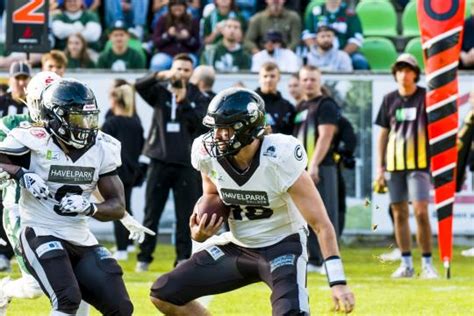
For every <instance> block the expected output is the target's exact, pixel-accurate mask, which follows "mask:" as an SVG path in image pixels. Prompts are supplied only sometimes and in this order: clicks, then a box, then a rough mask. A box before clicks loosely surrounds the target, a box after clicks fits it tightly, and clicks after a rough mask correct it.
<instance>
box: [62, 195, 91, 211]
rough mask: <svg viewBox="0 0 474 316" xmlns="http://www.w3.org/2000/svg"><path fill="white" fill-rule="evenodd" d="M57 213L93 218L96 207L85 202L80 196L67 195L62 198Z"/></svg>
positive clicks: (87, 201)
mask: <svg viewBox="0 0 474 316" xmlns="http://www.w3.org/2000/svg"><path fill="white" fill-rule="evenodd" d="M59 211H60V212H61V213H62V215H65V216H76V215H79V214H80V215H86V216H93V215H94V214H95V212H97V206H95V204H94V203H91V202H89V200H86V199H85V198H84V197H83V196H82V195H77V194H74V195H69V196H65V197H63V198H62V200H61V202H60V203H59Z"/></svg>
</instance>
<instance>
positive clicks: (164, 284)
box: [150, 274, 187, 306]
mask: <svg viewBox="0 0 474 316" xmlns="http://www.w3.org/2000/svg"><path fill="white" fill-rule="evenodd" d="M177 285H178V284H177V282H173V281H172V280H171V278H170V276H169V274H165V275H162V276H161V277H159V278H158V279H156V281H155V282H154V283H153V285H152V286H151V289H150V296H152V297H156V298H158V299H160V300H162V301H165V302H168V303H171V304H174V305H178V306H182V305H184V304H186V303H187V302H186V301H183V300H180V299H179V295H178V293H179V289H178V286H177Z"/></svg>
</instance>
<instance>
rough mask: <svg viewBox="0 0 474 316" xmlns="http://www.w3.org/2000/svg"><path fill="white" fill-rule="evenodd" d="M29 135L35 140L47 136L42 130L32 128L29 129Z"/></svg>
mask: <svg viewBox="0 0 474 316" xmlns="http://www.w3.org/2000/svg"><path fill="white" fill-rule="evenodd" d="M30 134H31V135H33V136H34V137H36V138H45V137H46V135H47V134H46V131H45V130H44V129H42V128H32V129H30Z"/></svg>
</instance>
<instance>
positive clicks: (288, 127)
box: [256, 62, 295, 135]
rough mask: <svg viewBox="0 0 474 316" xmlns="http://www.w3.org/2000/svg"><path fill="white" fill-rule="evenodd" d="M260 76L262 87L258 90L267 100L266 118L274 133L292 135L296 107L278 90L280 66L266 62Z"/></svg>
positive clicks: (264, 99)
mask: <svg viewBox="0 0 474 316" xmlns="http://www.w3.org/2000/svg"><path fill="white" fill-rule="evenodd" d="M258 77H259V83H260V87H259V88H257V90H256V92H257V93H258V95H260V96H261V97H262V99H263V101H265V110H266V117H265V119H266V122H267V124H268V125H269V126H270V127H271V131H272V133H282V134H287V135H291V134H292V133H293V127H294V123H293V121H294V118H295V108H294V107H293V105H292V104H291V103H290V101H288V100H286V99H284V98H283V97H282V96H281V93H280V92H279V91H278V90H277V85H278V81H280V70H279V69H278V66H277V65H276V64H275V63H273V62H266V63H264V64H263V65H262V67H261V68H260V71H259V74H258Z"/></svg>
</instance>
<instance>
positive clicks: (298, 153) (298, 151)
mask: <svg viewBox="0 0 474 316" xmlns="http://www.w3.org/2000/svg"><path fill="white" fill-rule="evenodd" d="M295 159H296V160H298V161H301V160H303V148H301V145H298V146H296V147H295Z"/></svg>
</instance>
